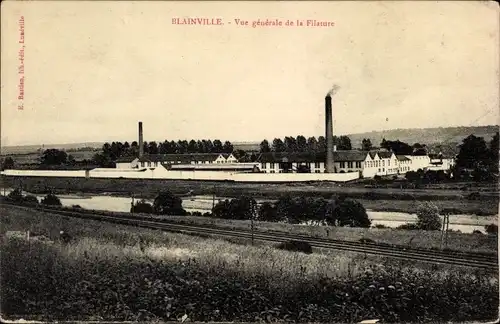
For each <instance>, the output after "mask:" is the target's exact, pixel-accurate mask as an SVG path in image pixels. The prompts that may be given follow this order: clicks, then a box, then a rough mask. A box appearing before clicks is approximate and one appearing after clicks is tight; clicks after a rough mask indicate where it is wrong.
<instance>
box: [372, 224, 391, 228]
mask: <svg viewBox="0 0 500 324" xmlns="http://www.w3.org/2000/svg"><path fill="white" fill-rule="evenodd" d="M374 227H375V228H389V227H388V226H385V225H384V224H376V225H375V226H374Z"/></svg>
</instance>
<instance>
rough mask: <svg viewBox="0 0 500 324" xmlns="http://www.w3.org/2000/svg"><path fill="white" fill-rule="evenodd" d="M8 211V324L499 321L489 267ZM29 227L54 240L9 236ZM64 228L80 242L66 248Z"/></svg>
mask: <svg viewBox="0 0 500 324" xmlns="http://www.w3.org/2000/svg"><path fill="white" fill-rule="evenodd" d="M0 212H1V215H2V216H1V218H0V221H1V225H2V226H1V229H2V242H1V245H0V251H1V255H2V263H1V264H0V271H1V285H2V289H1V291H0V293H1V303H2V305H1V306H2V308H1V309H2V315H3V316H6V317H7V318H20V317H22V318H24V319H38V320H58V319H65V320H99V321H103V320H108V321H109V320H114V321H124V320H143V321H154V320H178V319H180V318H181V317H182V316H184V315H186V316H187V317H188V318H190V319H191V320H193V321H258V322H263V321H266V322H272V321H283V322H295V321H296V322H342V323H346V322H358V321H360V320H363V319H373V318H377V319H382V320H383V321H384V322H410V321H412V322H416V321H419V322H420V321H426V322H429V321H440V322H442V321H472V320H486V319H492V318H495V317H496V315H497V310H498V278H497V277H496V276H494V275H488V274H486V273H481V272H479V271H471V270H469V269H460V268H453V267H449V266H430V265H426V264H417V263H414V262H400V261H394V260H387V259H384V258H380V257H369V256H368V257H365V256H363V255H360V254H352V253H342V252H338V251H333V252H330V253H326V254H318V253H313V254H311V255H305V254H302V253H292V252H285V251H281V250H276V249H274V248H272V247H270V246H263V247H251V246H242V245H235V244H231V243H228V242H226V241H221V240H214V239H200V238H196V237H191V236H184V235H180V234H170V233H169V234H164V233H161V232H158V231H153V230H146V229H140V228H131V227H124V226H118V225H111V224H105V223H100V222H95V221H83V220H75V219H69V218H66V217H62V216H57V215H50V214H45V213H40V212H21V211H19V210H16V209H12V208H9V207H7V206H2V207H0ZM28 229H30V230H31V231H32V232H34V234H44V235H45V236H47V237H48V241H36V240H33V239H32V240H31V241H30V243H29V244H28V243H27V242H26V241H24V240H22V239H13V238H10V239H7V238H6V237H5V235H4V234H5V233H6V231H13V230H20V231H24V230H28ZM61 229H63V230H67V231H69V232H70V233H71V234H72V236H73V240H72V242H71V243H68V244H63V243H60V242H58V241H57V237H58V233H59V231H60V230H61ZM32 234H33V233H32Z"/></svg>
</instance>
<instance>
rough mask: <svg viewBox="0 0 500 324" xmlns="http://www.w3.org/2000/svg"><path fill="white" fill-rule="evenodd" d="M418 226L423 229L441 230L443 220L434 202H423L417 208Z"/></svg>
mask: <svg viewBox="0 0 500 324" xmlns="http://www.w3.org/2000/svg"><path fill="white" fill-rule="evenodd" d="M417 217H418V220H417V227H418V228H419V229H422V230H430V231H439V230H440V229H441V220H440V219H439V209H438V208H437V206H435V205H434V204H432V203H428V202H425V203H422V204H420V206H418V208H417Z"/></svg>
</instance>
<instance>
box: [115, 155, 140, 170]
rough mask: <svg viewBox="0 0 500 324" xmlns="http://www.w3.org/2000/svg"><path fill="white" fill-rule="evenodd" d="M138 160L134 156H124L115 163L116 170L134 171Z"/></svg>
mask: <svg viewBox="0 0 500 324" xmlns="http://www.w3.org/2000/svg"><path fill="white" fill-rule="evenodd" d="M138 162H139V159H138V158H136V157H134V156H126V157H122V158H119V159H117V160H116V161H115V164H116V168H117V169H134V168H137V166H138Z"/></svg>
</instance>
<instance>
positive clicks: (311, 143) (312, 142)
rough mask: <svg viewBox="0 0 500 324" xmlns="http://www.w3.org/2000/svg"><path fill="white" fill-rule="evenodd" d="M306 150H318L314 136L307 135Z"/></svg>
mask: <svg viewBox="0 0 500 324" xmlns="http://www.w3.org/2000/svg"><path fill="white" fill-rule="evenodd" d="M307 150H308V151H309V152H317V151H318V141H317V140H316V137H314V136H313V137H309V138H308V139H307Z"/></svg>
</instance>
